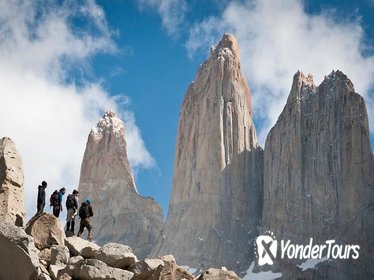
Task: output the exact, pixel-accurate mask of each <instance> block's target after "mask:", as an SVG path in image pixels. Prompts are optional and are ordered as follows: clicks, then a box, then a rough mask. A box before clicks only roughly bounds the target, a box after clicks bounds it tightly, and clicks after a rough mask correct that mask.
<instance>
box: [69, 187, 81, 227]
mask: <svg viewBox="0 0 374 280" xmlns="http://www.w3.org/2000/svg"><path fill="white" fill-rule="evenodd" d="M78 195H79V192H78V191H77V190H74V191H73V193H72V194H69V195H68V197H67V198H66V209H67V210H66V211H67V214H66V231H71V232H72V233H73V234H74V226H75V216H76V215H77V211H78V204H79V201H78ZM70 226H71V227H70Z"/></svg>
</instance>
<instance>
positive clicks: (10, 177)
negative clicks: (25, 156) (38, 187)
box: [0, 137, 26, 226]
mask: <svg viewBox="0 0 374 280" xmlns="http://www.w3.org/2000/svg"><path fill="white" fill-rule="evenodd" d="M23 177H24V175H23V167H22V159H21V156H20V155H19V153H18V152H17V149H16V147H15V144H14V143H13V141H12V140H11V139H9V138H7V137H4V138H1V139H0V218H2V219H5V220H6V221H8V222H12V223H13V224H15V225H17V226H23V225H24V222H25V217H26V212H25V204H24V189H23Z"/></svg>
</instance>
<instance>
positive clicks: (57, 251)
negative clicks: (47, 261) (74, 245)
mask: <svg viewBox="0 0 374 280" xmlns="http://www.w3.org/2000/svg"><path fill="white" fill-rule="evenodd" d="M69 259H70V252H69V249H68V248H67V247H66V246H61V245H52V247H51V264H52V265H60V264H61V265H66V264H67V263H68V262H69Z"/></svg>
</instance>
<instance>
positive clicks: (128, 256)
mask: <svg viewBox="0 0 374 280" xmlns="http://www.w3.org/2000/svg"><path fill="white" fill-rule="evenodd" d="M96 259H98V260H101V261H103V262H104V263H106V264H107V265H109V266H111V267H115V268H122V269H126V268H127V267H129V266H131V265H133V264H134V263H136V262H137V261H138V259H137V258H136V256H135V255H134V254H133V252H132V250H131V248H130V247H129V246H126V245H122V244H118V243H108V244H105V245H104V246H102V247H101V249H100V250H99V252H98V253H97V256H96Z"/></svg>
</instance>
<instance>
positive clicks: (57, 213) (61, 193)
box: [53, 188, 66, 218]
mask: <svg viewBox="0 0 374 280" xmlns="http://www.w3.org/2000/svg"><path fill="white" fill-rule="evenodd" d="M65 192H66V189H65V188H61V189H60V191H59V192H58V197H57V202H55V203H54V205H53V215H54V216H55V217H56V218H58V217H59V216H60V212H61V211H62V198H63V196H64V194H65Z"/></svg>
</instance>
